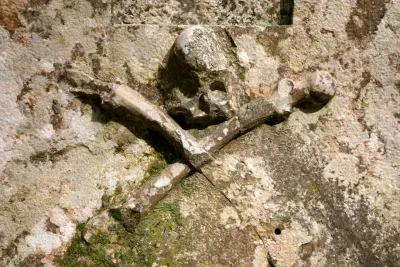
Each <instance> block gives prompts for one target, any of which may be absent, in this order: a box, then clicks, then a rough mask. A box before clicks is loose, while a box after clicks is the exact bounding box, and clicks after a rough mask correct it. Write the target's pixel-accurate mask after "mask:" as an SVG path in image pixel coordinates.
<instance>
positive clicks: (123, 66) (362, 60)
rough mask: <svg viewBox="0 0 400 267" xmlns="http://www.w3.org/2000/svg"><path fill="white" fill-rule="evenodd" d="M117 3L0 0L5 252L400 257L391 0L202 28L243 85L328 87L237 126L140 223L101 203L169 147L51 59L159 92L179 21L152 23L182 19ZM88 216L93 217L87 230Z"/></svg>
mask: <svg viewBox="0 0 400 267" xmlns="http://www.w3.org/2000/svg"><path fill="white" fill-rule="evenodd" d="M112 2H113V4H112V3H111V1H94V0H90V1H73V0H52V1H1V3H0V92H1V93H0V126H1V127H0V191H1V192H2V194H1V196H0V253H1V256H0V258H1V260H0V265H1V266H54V265H55V266H57V265H60V266H68V263H70V264H75V263H76V262H77V261H79V260H85V263H86V264H87V265H89V266H102V265H103V266H104V265H106V266H113V265H117V266H134V265H133V264H134V263H136V265H138V266H146V265H148V266H151V265H152V264H153V263H154V266H156V264H158V266H163V265H164V266H196V263H198V264H197V266H230V265H231V266H268V265H270V266H292V265H295V266H399V262H400V259H399V255H400V247H399V244H398V243H399V242H398V240H399V239H400V237H399V231H400V230H399V228H400V224H399V222H400V212H399V211H400V197H399V188H400V166H399V162H400V143H399V141H398V140H400V126H399V125H400V124H399V123H400V76H399V73H400V72H399V71H400V39H399V34H400V19H399V18H400V3H399V1H397V0H392V1H389V0H387V1H376V0H371V1H367V0H364V1H361V0H337V1H328V0H322V1H320V0H302V1H295V5H296V6H295V10H294V18H293V25H292V26H283V27H278V26H276V27H267V28H261V27H231V26H229V27H226V28H224V27H210V26H206V25H204V26H203V27H204V28H205V29H207V30H211V29H212V30H213V32H214V33H215V34H216V36H217V38H221V39H217V43H218V44H221V45H227V43H225V41H229V42H230V49H229V51H227V52H225V51H224V54H223V55H224V56H226V57H228V56H229V57H231V58H232V59H233V58H236V60H237V65H238V66H240V68H241V72H240V73H242V74H243V75H241V76H238V77H239V78H240V80H241V82H242V83H243V84H244V85H245V87H244V88H245V92H246V95H247V97H248V98H249V99H256V98H260V97H263V98H271V97H272V96H273V95H274V94H276V93H278V94H283V95H284V94H287V92H288V91H289V89H290V88H292V85H291V83H293V92H294V93H293V94H292V95H291V96H290V97H294V98H297V97H298V95H296V94H295V93H299V94H300V95H301V94H302V91H301V90H300V92H298V90H297V89H302V88H308V89H310V88H311V87H309V86H308V84H309V83H308V82H309V81H310V80H309V79H308V78H307V77H310V76H309V75H310V74H312V73H324V72H328V73H329V74H330V75H331V76H332V77H333V78H334V80H335V81H336V82H337V89H336V93H335V95H334V97H333V98H332V99H331V100H330V102H329V103H328V104H327V106H325V107H323V108H322V109H319V110H318V109H315V108H314V107H312V106H311V107H310V106H301V105H300V106H299V107H298V109H296V110H295V112H294V113H292V114H291V116H290V117H289V118H288V120H287V121H285V122H283V123H280V124H276V125H274V126H267V125H264V126H262V127H259V128H257V129H255V130H254V131H251V132H249V133H247V134H246V135H245V136H242V137H241V138H239V139H237V140H235V141H234V142H233V143H231V144H230V145H229V146H227V147H226V148H224V149H223V150H222V151H221V152H220V153H219V154H217V155H215V162H213V163H212V164H210V165H208V166H206V169H205V171H204V175H200V174H195V175H194V176H191V177H189V178H188V179H185V180H184V181H183V182H182V184H180V185H179V186H178V187H177V188H176V189H175V190H174V191H172V192H171V193H170V194H169V196H168V197H167V198H166V199H164V200H163V201H162V202H161V203H160V204H159V205H158V206H157V207H156V208H155V209H154V211H153V213H149V215H150V216H149V217H147V218H143V219H142V221H141V222H140V223H139V224H141V227H139V228H138V230H137V232H136V233H135V232H133V233H131V232H128V231H127V229H130V228H129V227H128V226H129V225H128V224H129V223H130V222H134V221H135V217H134V216H133V215H132V216H129V214H128V218H130V221H129V220H125V221H124V220H122V218H121V216H122V215H123V217H127V215H126V214H125V215H124V214H118V212H116V213H112V214H111V215H112V216H111V215H109V216H108V215H107V213H104V212H102V211H103V210H104V209H106V208H108V207H110V206H112V204H113V203H117V202H121V201H123V200H124V198H125V196H126V195H128V194H129V193H131V192H132V191H135V190H137V188H139V187H140V185H141V184H143V183H144V182H145V181H146V179H151V178H152V177H154V175H156V174H157V173H159V172H160V171H161V170H162V169H163V168H164V167H165V166H166V164H168V163H171V162H173V161H174V160H176V153H175V152H174V151H173V149H172V148H171V147H169V146H168V145H167V142H166V141H164V139H162V138H161V137H160V136H157V135H155V134H154V133H152V132H150V131H148V129H147V127H146V125H144V124H143V123H142V122H141V121H138V120H137V119H136V118H135V117H132V116H130V115H129V113H127V112H126V111H124V110H107V109H104V107H103V106H102V105H101V103H100V101H99V99H97V98H95V97H81V96H76V95H72V94H71V93H69V92H70V90H69V89H70V85H69V84H68V83H67V82H66V81H65V77H64V76H63V75H62V74H63V71H64V68H65V67H67V66H73V67H74V68H76V69H77V70H80V71H82V72H84V73H87V74H88V75H90V76H93V77H95V78H96V79H99V80H102V81H104V82H113V83H120V84H123V85H130V86H132V87H135V88H137V90H138V91H139V92H140V93H141V94H142V95H144V96H145V97H147V98H148V99H149V100H150V101H152V102H153V103H155V104H158V105H160V106H161V105H162V104H163V94H162V91H159V90H158V87H157V86H158V85H159V82H160V80H159V77H160V76H159V74H160V73H159V72H160V70H161V69H162V68H163V67H164V63H165V62H167V59H168V56H169V55H170V52H171V48H172V47H173V46H174V42H175V39H176V38H177V37H178V36H179V34H180V33H181V32H182V31H183V30H184V29H185V28H187V26H179V25H177V26H163V24H176V23H185V24H186V23H192V22H191V21H182V22H180V21H177V20H173V15H172V16H170V15H169V14H170V13H168V12H167V13H163V14H165V15H163V14H161V13H160V14H159V13H155V14H154V15H153V14H150V13H151V12H150V10H154V9H152V8H150V9H149V12H148V13H143V14H144V15H146V17H144V20H143V21H142V20H141V21H140V22H139V23H142V22H145V23H151V24H153V23H156V24H158V23H159V25H142V26H138V25H131V26H128V25H124V26H120V25H117V24H121V23H122V24H123V23H136V22H135V21H130V19H132V18H134V15H131V14H133V13H129V12H132V11H129V9H130V8H129V6H132V3H134V2H133V1H132V2H129V3H128V2H123V1H118V2H117V1H112ZM138 2H139V1H138ZM121 3H122V4H121ZM124 3H125V4H124ZM164 3H166V4H164V5H163V6H165V7H166V8H167V9H166V10H179V9H174V3H173V2H172V1H171V2H164ZM179 3H183V2H182V1H181V2H179ZM210 3H211V2H210ZM229 3H233V1H231V2H229ZM271 3H273V2H271ZM274 3H275V2H274ZM121 5H122V6H121ZM272 5H273V4H271V6H272ZM180 6H183V4H181V5H180ZM125 7H126V8H125ZM137 7H138V8H142V7H140V5H137ZM121 10H122V11H121ZM156 10H157V8H156ZM133 11H135V10H133ZM136 11H137V10H136ZM136 11H135V12H136ZM159 11H160V12H163V10H162V8H160V10H159ZM157 12H158V11H157ZM207 12H208V11H207ZM207 12H206V15H207V16H209V18H215V19H216V20H218V18H216V17H215V16H214V15H213V13H211V12H210V13H207ZM117 14H122V15H121V16H120V15H117ZM125 14H127V15H125ZM147 14H149V15H147ZM178 16H179V15H178ZM193 17H194V18H196V16H193ZM152 18H158V19H160V18H162V19H163V20H162V22H161V23H160V21H161V20H154V21H152ZM165 18H169V19H168V20H167V19H165ZM197 18H198V17H197ZM124 20H126V21H124ZM217 22H218V21H217ZM239 22H240V23H242V22H241V21H239ZM193 23H194V22H193ZM197 23H202V21H201V20H198V22H196V24H197ZM229 23H231V22H229ZM113 24H114V25H113ZM205 24H212V21H211V22H210V20H206V23H205ZM221 24H223V22H221ZM255 24H258V22H256V23H255ZM231 58H230V59H231ZM228 62H229V60H228ZM232 62H234V61H232ZM234 63H235V62H234ZM235 64H236V63H235ZM160 66H161V67H160ZM317 81H318V82H317V83H315V84H314V85H315V86H314V87H312V88H314V90H316V89H317V90H319V91H322V92H324V94H326V95H329V97H330V96H331V95H332V94H331V93H330V90H329V86H328V87H326V85H329V83H325V82H324V83H321V82H320V81H321V80H317ZM322 81H325V79H323V80H322ZM288 97H289V96H288ZM196 131H198V130H193V134H194V135H195V133H196ZM200 135H201V134H199V136H200ZM207 179H209V181H211V182H212V183H210V182H209V181H208V180H207ZM98 214H106V215H107V216H106V218H105V219H104V218H103V219H104V221H102V217H101V216H98ZM119 215H121V216H119ZM100 217H101V218H100ZM92 221H97V224H96V225H98V229H99V230H102V232H100V231H99V232H96V233H94V235H92V236H90V235H89V234H87V233H89V230H87V229H90V227H91V223H92ZM81 233H83V235H84V237H85V238H87V239H88V242H87V243H85V242H84V243H82V242H81V241H82V235H81ZM279 233H280V234H279ZM121 236H123V237H126V238H122V239H121ZM134 244H136V245H134ZM137 244H139V245H137ZM117 252H120V253H119V254H118V253H117ZM130 255H133V257H132V258H129V256H130ZM142 263H143V264H142ZM123 264H125V265H123ZM140 264H142V265H140ZM69 266H71V265H69ZM72 266H79V265H76V264H75V265H72Z"/></svg>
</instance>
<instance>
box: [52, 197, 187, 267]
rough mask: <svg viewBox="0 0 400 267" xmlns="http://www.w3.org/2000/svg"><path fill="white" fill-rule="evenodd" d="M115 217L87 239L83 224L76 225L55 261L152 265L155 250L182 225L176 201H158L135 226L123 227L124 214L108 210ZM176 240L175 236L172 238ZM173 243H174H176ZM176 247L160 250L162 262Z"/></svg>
mask: <svg viewBox="0 0 400 267" xmlns="http://www.w3.org/2000/svg"><path fill="white" fill-rule="evenodd" d="M109 214H110V215H111V216H112V217H113V218H114V219H115V220H116V222H115V224H111V225H110V226H109V229H108V232H100V231H99V232H98V233H96V234H95V235H93V236H92V237H91V238H90V239H89V240H88V241H86V240H84V239H83V233H84V231H85V226H84V225H79V226H78V227H77V234H76V236H75V237H74V239H73V241H72V243H71V245H70V246H69V248H68V250H67V251H66V253H65V254H64V256H63V257H62V258H61V259H59V260H58V261H57V262H58V264H59V265H60V266H61V267H72V266H74V267H75V266H140V267H147V266H149V267H150V266H152V264H153V262H154V261H155V257H156V255H157V252H159V251H163V248H165V247H166V246H168V244H169V242H170V240H171V238H170V235H171V234H172V233H173V234H174V236H175V237H176V233H179V227H180V226H181V225H182V217H181V214H180V205H179V202H177V201H175V202H169V203H161V204H159V205H157V206H156V207H155V208H154V209H153V210H152V211H150V212H149V213H148V214H147V215H146V216H144V217H143V218H142V219H141V220H140V221H139V223H138V224H137V225H136V227H135V228H134V230H133V231H132V229H128V230H127V228H126V226H125V225H124V221H125V220H126V219H127V218H125V217H126V215H125V214H123V213H122V212H121V211H119V210H117V209H114V210H110V211H109ZM172 239H173V240H175V238H172ZM177 246H178V245H177V244H174V247H177ZM178 251H179V249H174V250H168V252H167V253H163V263H165V264H167V265H169V262H173V261H174V259H175V256H176V255H175V253H178Z"/></svg>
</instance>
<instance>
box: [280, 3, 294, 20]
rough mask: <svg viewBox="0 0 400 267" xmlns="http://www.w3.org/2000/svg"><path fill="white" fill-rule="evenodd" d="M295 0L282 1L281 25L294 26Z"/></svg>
mask: <svg viewBox="0 0 400 267" xmlns="http://www.w3.org/2000/svg"><path fill="white" fill-rule="evenodd" d="M293 9H294V0H281V6H280V21H279V25H292V24H293Z"/></svg>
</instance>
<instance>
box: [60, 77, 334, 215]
mask: <svg viewBox="0 0 400 267" xmlns="http://www.w3.org/2000/svg"><path fill="white" fill-rule="evenodd" d="M66 77H67V79H68V81H69V83H70V84H71V85H73V88H71V91H72V92H80V93H85V94H91V95H93V94H94V95H99V96H100V97H101V99H102V101H103V103H108V104H111V105H112V106H113V107H114V108H117V107H124V108H126V109H127V110H129V111H130V112H132V113H133V114H135V115H137V116H140V117H142V119H144V120H145V121H146V122H147V123H148V125H149V127H151V128H153V129H154V130H156V131H158V132H159V133H161V134H162V135H163V136H165V138H166V139H167V140H168V141H169V142H171V144H172V145H174V147H175V148H176V149H177V150H178V151H179V152H180V153H181V155H182V156H183V158H184V159H183V160H181V161H179V162H176V163H173V164H170V165H168V166H167V167H166V168H165V169H164V170H163V171H162V172H161V174H159V175H158V176H156V177H155V178H153V179H152V180H150V181H147V182H146V183H145V184H144V185H143V186H142V187H141V188H140V189H139V190H138V191H137V192H134V193H133V194H130V195H128V196H127V198H126V200H125V201H124V202H123V203H122V204H119V206H117V207H113V208H118V209H121V210H124V211H126V210H128V211H129V214H132V213H134V214H136V215H139V216H138V218H141V217H143V216H144V215H146V214H147V213H148V212H149V211H150V210H151V209H152V208H153V207H154V206H155V205H157V203H158V202H159V201H160V200H161V199H162V198H164V197H165V196H166V195H167V193H168V192H169V191H170V190H171V189H172V188H173V187H174V186H175V185H176V184H178V183H179V181H181V179H183V178H185V177H187V176H188V175H189V174H191V173H192V171H199V172H201V168H202V167H203V166H204V165H205V164H207V163H209V162H210V161H212V160H213V156H212V155H213V153H215V152H216V151H218V150H219V149H221V148H222V147H223V146H225V145H226V144H228V143H229V142H230V141H231V140H232V139H234V138H236V137H238V136H240V135H242V134H243V133H245V132H248V131H250V130H251V129H253V128H255V127H257V126H259V125H260V124H262V123H265V122H267V121H270V120H274V119H277V118H285V117H287V116H288V115H289V114H290V112H291V111H292V108H293V107H294V106H295V105H296V104H298V103H301V102H303V101H305V100H307V101H317V102H318V103H319V104H320V105H321V106H322V105H325V104H326V103H327V102H328V101H329V100H330V98H331V97H333V95H334V94H335V87H336V82H335V80H334V79H333V78H332V76H330V74H329V73H327V72H323V71H317V72H316V73H314V74H313V75H309V76H308V77H307V79H306V80H307V81H308V83H306V84H304V82H303V83H301V82H300V83H298V84H302V86H295V83H294V82H293V81H291V80H289V79H283V80H281V82H280V83H279V85H278V90H277V92H276V93H275V94H274V95H272V97H271V98H269V99H265V98H257V99H254V100H252V101H250V102H249V103H247V104H246V105H244V106H242V107H240V108H239V110H238V111H237V112H236V115H235V116H234V117H232V118H231V119H229V120H228V121H225V122H223V123H221V124H219V125H217V126H216V127H215V128H214V130H213V131H212V132H211V133H210V134H209V135H208V136H206V137H203V138H202V139H200V140H196V138H195V137H193V136H192V135H191V134H190V133H189V132H187V131H185V130H183V129H182V128H181V127H180V126H179V125H178V124H177V123H176V122H175V121H174V120H173V119H172V118H171V117H170V116H169V115H168V114H166V113H164V112H163V111H162V110H161V109H160V108H159V107H158V106H156V105H154V104H152V103H150V102H149V101H148V100H147V99H146V98H144V97H143V96H142V95H141V94H140V93H138V92H137V91H135V90H134V89H132V88H130V87H128V86H126V85H121V84H116V83H106V82H102V81H100V80H98V79H95V78H93V77H91V76H89V75H87V74H85V73H83V72H81V71H78V70H74V69H67V70H66ZM328 83H329V84H328ZM327 84H328V85H327ZM318 85H319V86H318ZM321 85H322V86H321Z"/></svg>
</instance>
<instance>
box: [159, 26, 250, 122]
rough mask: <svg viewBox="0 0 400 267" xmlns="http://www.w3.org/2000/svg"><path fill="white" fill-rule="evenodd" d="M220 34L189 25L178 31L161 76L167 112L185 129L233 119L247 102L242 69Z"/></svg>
mask: <svg viewBox="0 0 400 267" xmlns="http://www.w3.org/2000/svg"><path fill="white" fill-rule="evenodd" d="M225 35H226V33H225V32H223V31H218V32H215V31H214V30H213V29H211V28H204V27H202V26H192V27H189V28H187V29H186V30H184V31H183V32H181V34H180V35H179V36H178V38H177V39H176V41H175V44H174V47H173V48H172V50H171V52H170V54H169V56H168V59H167V62H166V64H165V66H164V67H163V68H162V70H161V73H160V83H159V85H160V87H161V90H162V91H163V93H164V105H165V107H166V109H167V111H168V113H169V114H170V115H171V116H173V117H175V118H176V119H178V120H181V121H180V122H182V120H183V122H182V123H183V124H184V125H188V126H200V127H201V126H208V125H210V124H215V123H218V122H221V121H224V120H226V119H228V118H230V117H232V116H233V114H234V113H235V112H236V110H237V108H238V107H239V106H241V105H242V104H243V103H245V101H246V97H245V90H244V84H243V82H242V81H241V80H240V76H241V75H243V69H242V68H240V67H239V65H238V64H237V58H236V56H235V54H234V47H232V45H231V44H230V42H229V40H227V36H225Z"/></svg>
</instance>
